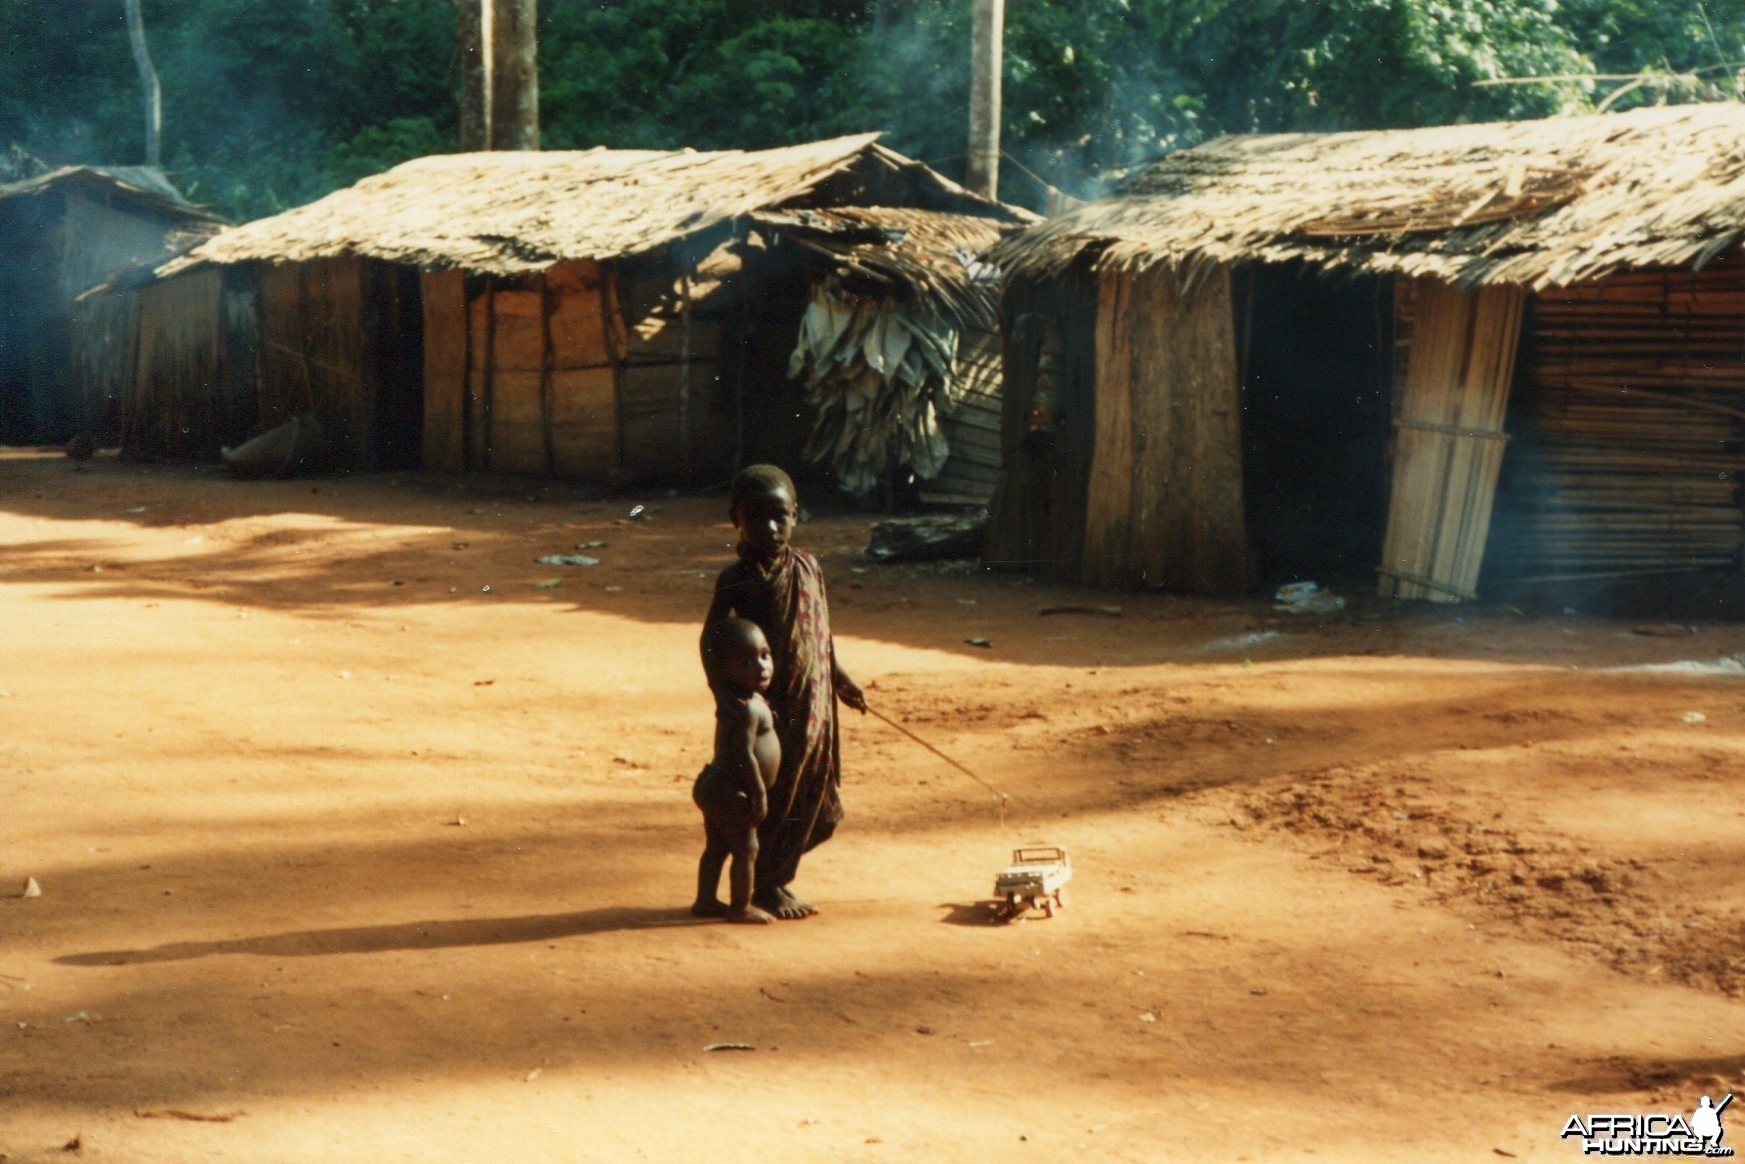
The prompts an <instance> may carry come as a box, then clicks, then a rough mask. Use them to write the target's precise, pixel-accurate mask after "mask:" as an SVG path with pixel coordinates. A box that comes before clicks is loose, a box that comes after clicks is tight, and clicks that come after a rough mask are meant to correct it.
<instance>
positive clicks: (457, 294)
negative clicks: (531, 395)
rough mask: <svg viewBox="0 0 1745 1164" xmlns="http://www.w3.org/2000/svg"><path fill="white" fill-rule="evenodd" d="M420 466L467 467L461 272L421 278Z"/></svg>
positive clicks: (464, 311) (464, 308)
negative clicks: (421, 434)
mask: <svg viewBox="0 0 1745 1164" xmlns="http://www.w3.org/2000/svg"><path fill="white" fill-rule="evenodd" d="M422 282H423V301H424V450H423V452H424V467H425V468H427V469H436V470H441V471H446V472H458V471H459V470H461V469H464V468H465V467H466V449H465V444H464V440H465V435H466V419H465V418H466V396H467V304H466V287H465V279H464V277H463V276H462V275H461V273H460V272H459V271H437V272H432V273H428V274H426V275H424V276H423V280H422Z"/></svg>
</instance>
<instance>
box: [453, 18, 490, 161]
mask: <svg viewBox="0 0 1745 1164" xmlns="http://www.w3.org/2000/svg"><path fill="white" fill-rule="evenodd" d="M490 7H491V0H454V15H455V30H454V51H455V58H456V61H457V63H458V64H459V65H460V92H459V93H458V95H457V96H458V97H459V104H460V148H461V149H462V150H465V151H466V152H468V153H471V152H473V151H475V150H483V149H489V148H490V146H491V53H490V47H491V40H490V36H489V35H488V32H489V29H490V23H491V22H490Z"/></svg>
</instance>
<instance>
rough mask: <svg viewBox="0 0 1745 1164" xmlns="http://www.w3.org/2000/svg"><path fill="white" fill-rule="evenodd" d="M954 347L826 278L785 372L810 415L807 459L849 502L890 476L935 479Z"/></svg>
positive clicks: (947, 331) (914, 317)
mask: <svg viewBox="0 0 1745 1164" xmlns="http://www.w3.org/2000/svg"><path fill="white" fill-rule="evenodd" d="M957 339H958V330H957V327H956V326H955V325H954V324H952V323H951V322H949V321H947V320H946V319H945V318H943V317H942V316H939V315H936V314H933V313H930V312H924V311H915V310H913V309H911V308H910V307H909V306H908V305H907V304H905V303H903V302H902V301H900V300H898V299H897V298H895V297H892V296H881V297H862V296H854V295H851V294H850V293H848V292H846V291H844V290H843V289H842V287H841V285H840V283H839V282H838V281H837V280H836V279H835V278H834V277H832V278H830V279H826V280H824V281H823V282H821V283H819V284H818V285H817V286H816V287H815V288H814V290H813V295H812V302H811V303H810V304H808V305H807V307H806V316H805V319H804V321H803V322H802V323H801V325H800V338H799V343H798V344H797V345H796V346H795V348H794V354H793V358H792V359H791V360H790V362H789V364H788V375H789V376H790V377H792V378H794V379H799V378H801V377H804V378H805V380H806V386H807V395H808V398H809V399H810V401H811V403H812V405H813V407H814V408H815V409H816V410H817V414H818V418H817V421H816V423H815V424H814V426H813V430H812V437H811V440H810V441H809V442H808V443H807V446H806V456H807V458H808V459H809V460H813V461H823V462H828V463H829V465H830V467H831V468H832V469H833V470H834V471H835V473H836V476H837V480H838V481H839V482H840V483H841V484H842V487H843V488H844V489H847V490H848V491H849V492H851V493H854V494H856V495H857V496H864V495H866V494H868V493H870V492H872V490H873V489H874V488H876V487H877V486H878V484H879V482H880V481H883V480H886V479H887V478H888V477H889V475H890V474H891V473H893V472H896V471H899V470H906V471H909V472H912V473H914V474H915V475H916V476H917V477H920V478H922V479H926V478H929V477H932V476H933V475H935V474H936V473H938V472H939V470H940V469H941V468H943V467H944V465H945V461H946V458H947V456H949V455H950V452H951V450H950V447H949V446H948V445H947V443H946V440H945V434H944V433H943V432H942V431H941V430H940V427H939V418H940V416H941V415H942V414H943V413H945V412H947V411H949V410H950V409H951V408H952V407H953V405H954V404H955V403H956V400H957V395H958V393H959V392H960V390H961V387H960V381H959V380H958V378H957V377H956V376H954V375H953V369H954V367H955V365H956V362H957Z"/></svg>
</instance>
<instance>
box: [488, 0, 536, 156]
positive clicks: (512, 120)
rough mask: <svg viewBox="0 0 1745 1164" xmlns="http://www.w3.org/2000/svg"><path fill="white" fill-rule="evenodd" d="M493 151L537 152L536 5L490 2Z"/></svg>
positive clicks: (516, 0)
mask: <svg viewBox="0 0 1745 1164" xmlns="http://www.w3.org/2000/svg"><path fill="white" fill-rule="evenodd" d="M489 2H490V3H491V5H492V8H493V13H492V22H491V28H490V30H489V31H490V35H491V72H490V85H491V121H490V125H491V130H490V141H491V148H492V149H495V150H536V149H538V148H539V54H538V39H539V38H538V27H539V0H489Z"/></svg>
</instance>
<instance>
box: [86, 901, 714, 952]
mask: <svg viewBox="0 0 1745 1164" xmlns="http://www.w3.org/2000/svg"><path fill="white" fill-rule="evenodd" d="M717 924H719V923H718V922H715V921H713V920H711V919H707V918H697V917H693V916H691V913H690V911H689V910H688V909H639V908H634V907H630V906H614V907H609V908H606V909H595V910H587V911H584V912H582V913H554V914H533V915H530V916H526V917H493V918H457V919H452V920H442V921H438V920H431V921H419V922H403V923H401V924H399V925H384V926H346V927H342V928H338V929H325V930H292V931H290V932H288V933H282V934H269V935H267V936H265V937H259V938H234V939H230V940H227V941H218V942H169V943H166V944H165V945H161V946H153V947H151V948H149V949H145V950H98V951H93V952H91V953H87V954H64V955H62V956H61V957H59V958H56V959H54V961H55V962H57V963H59V964H60V965H63V966H136V965H140V964H142V963H147V962H183V961H187V960H188V959H191V958H210V957H215V956H217V955H221V954H254V955H258V956H261V957H269V958H309V957H322V956H326V955H330V954H380V953H386V952H389V951H394V950H438V949H451V948H455V947H465V946H503V945H514V944H516V943H520V942H549V941H554V940H556V939H559V938H574V937H582V936H585V935H589V934H606V933H613V932H616V931H619V930H646V929H657V928H665V927H673V926H693V925H717Z"/></svg>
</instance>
